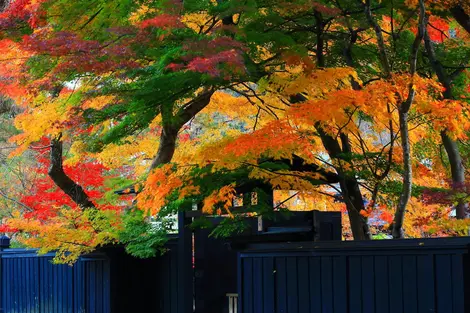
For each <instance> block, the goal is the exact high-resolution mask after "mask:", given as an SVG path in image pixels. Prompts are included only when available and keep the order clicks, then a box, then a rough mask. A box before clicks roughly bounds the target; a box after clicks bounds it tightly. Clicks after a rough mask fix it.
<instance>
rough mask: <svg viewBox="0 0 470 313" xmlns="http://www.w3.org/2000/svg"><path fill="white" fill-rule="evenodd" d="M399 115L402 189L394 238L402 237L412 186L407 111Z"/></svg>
mask: <svg viewBox="0 0 470 313" xmlns="http://www.w3.org/2000/svg"><path fill="white" fill-rule="evenodd" d="M399 116H400V135H401V147H402V149H403V190H402V193H401V195H400V201H399V203H398V208H397V210H396V211H395V218H394V221H393V230H392V236H393V238H395V239H398V238H404V233H403V220H404V218H405V209H406V206H407V204H408V201H409V200H410V198H411V188H412V186H411V184H412V169H411V149H410V138H409V132H408V113H407V112H402V111H400V112H399Z"/></svg>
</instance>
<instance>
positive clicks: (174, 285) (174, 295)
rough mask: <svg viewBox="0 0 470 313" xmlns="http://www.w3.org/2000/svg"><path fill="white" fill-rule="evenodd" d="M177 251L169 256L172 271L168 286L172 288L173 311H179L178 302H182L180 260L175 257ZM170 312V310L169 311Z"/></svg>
mask: <svg viewBox="0 0 470 313" xmlns="http://www.w3.org/2000/svg"><path fill="white" fill-rule="evenodd" d="M176 255H177V254H176V253H175V251H174V252H173V253H172V254H171V255H169V256H168V259H169V262H170V271H168V272H169V273H170V276H169V281H168V287H169V289H170V301H171V313H178V304H179V303H180V301H178V300H179V298H178V296H179V294H178V283H179V280H178V262H177V259H176V258H175V256H176ZM169 312H170V311H169Z"/></svg>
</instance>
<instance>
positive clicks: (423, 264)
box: [416, 254, 436, 313]
mask: <svg viewBox="0 0 470 313" xmlns="http://www.w3.org/2000/svg"><path fill="white" fill-rule="evenodd" d="M416 261H417V266H416V267H417V275H418V276H417V279H418V312H420V313H428V312H435V310H436V308H435V301H434V292H435V291H434V278H435V274H434V256H433V255H432V254H428V255H419V256H418V257H417V259H416Z"/></svg>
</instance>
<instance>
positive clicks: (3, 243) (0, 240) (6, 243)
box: [0, 235, 10, 313]
mask: <svg viewBox="0 0 470 313" xmlns="http://www.w3.org/2000/svg"><path fill="white" fill-rule="evenodd" d="M8 248H10V238H8V237H7V236H5V235H3V236H1V237H0V313H3V312H4V311H5V310H4V308H3V288H4V286H3V283H4V279H3V268H2V266H3V253H2V252H3V250H4V249H8Z"/></svg>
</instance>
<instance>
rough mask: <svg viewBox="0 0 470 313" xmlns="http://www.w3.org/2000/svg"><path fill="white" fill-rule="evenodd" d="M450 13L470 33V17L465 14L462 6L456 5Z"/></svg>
mask: <svg viewBox="0 0 470 313" xmlns="http://www.w3.org/2000/svg"><path fill="white" fill-rule="evenodd" d="M450 13H452V16H453V17H454V18H455V20H456V21H457V23H459V24H460V26H462V27H463V28H464V29H465V30H466V31H467V32H468V33H470V15H469V14H467V13H466V12H465V10H464V9H463V7H462V6H461V5H456V6H454V7H453V8H451V9H450Z"/></svg>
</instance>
